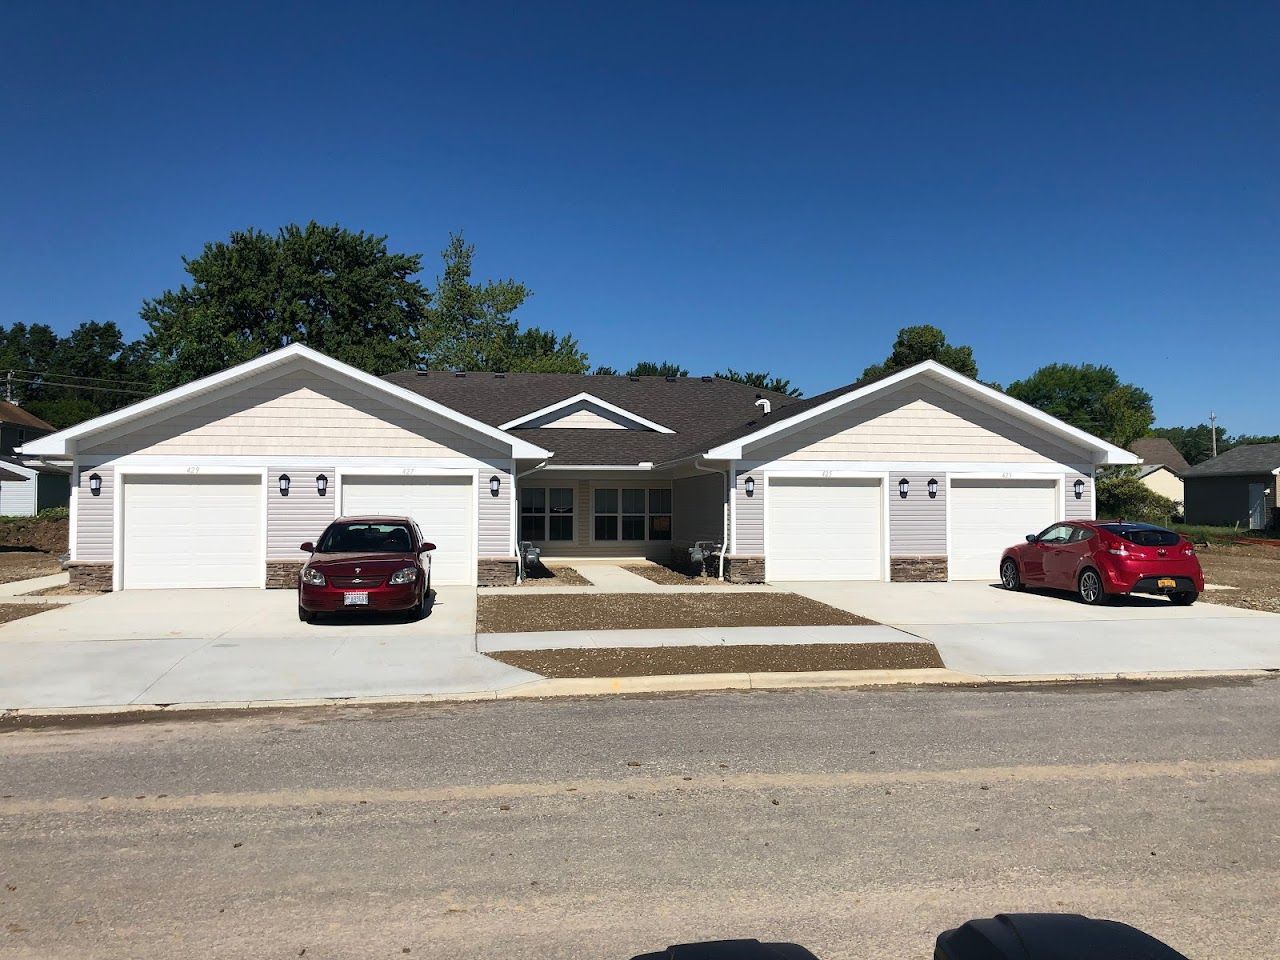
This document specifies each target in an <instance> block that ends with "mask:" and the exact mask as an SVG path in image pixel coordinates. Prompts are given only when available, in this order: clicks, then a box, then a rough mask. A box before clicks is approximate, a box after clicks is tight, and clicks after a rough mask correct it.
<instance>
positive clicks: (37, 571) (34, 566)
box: [0, 547, 62, 583]
mask: <svg viewBox="0 0 1280 960" xmlns="http://www.w3.org/2000/svg"><path fill="white" fill-rule="evenodd" d="M61 570H62V564H60V563H59V562H58V558H57V556H56V555H55V554H52V553H44V552H42V551H39V550H32V549H23V548H16V549H15V548H10V547H0V583H13V582H14V581H15V580H30V579H31V578H32V577H47V576H48V575H49V574H51V573H59V572H61Z"/></svg>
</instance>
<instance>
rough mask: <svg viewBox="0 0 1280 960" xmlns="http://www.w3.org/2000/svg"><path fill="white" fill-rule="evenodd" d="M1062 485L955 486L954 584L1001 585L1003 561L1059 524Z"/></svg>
mask: <svg viewBox="0 0 1280 960" xmlns="http://www.w3.org/2000/svg"><path fill="white" fill-rule="evenodd" d="M1057 498H1058V485H1057V481H1056V480H1053V479H1046V480H965V479H960V478H955V479H953V480H952V481H951V496H950V498H949V499H950V503H949V505H948V509H949V510H950V511H951V556H950V559H949V561H948V564H947V570H948V576H949V577H950V578H951V579H952V580H990V581H991V582H992V583H994V582H996V581H997V580H999V579H1000V555H1001V554H1002V553H1004V551H1005V548H1006V547H1011V546H1013V545H1015V544H1018V543H1023V542H1025V539H1026V535H1027V534H1028V533H1039V532H1040V531H1041V530H1043V529H1044V528H1045V527H1047V526H1049V524H1051V523H1054V522H1055V521H1056V520H1058V519H1059V510H1058V502H1057Z"/></svg>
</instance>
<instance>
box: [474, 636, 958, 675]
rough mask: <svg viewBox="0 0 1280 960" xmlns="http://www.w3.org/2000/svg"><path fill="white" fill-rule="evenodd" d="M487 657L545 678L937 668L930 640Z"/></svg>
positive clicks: (510, 652) (522, 652)
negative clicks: (922, 641) (928, 641)
mask: <svg viewBox="0 0 1280 960" xmlns="http://www.w3.org/2000/svg"><path fill="white" fill-rule="evenodd" d="M488 656H490V657H493V658H494V659H495V660H501V661H502V662H503V663H508V664H510V665H511V666H513V667H519V668H520V669H522V670H529V671H531V672H533V673H540V674H542V675H543V676H544V677H648V676H669V675H671V674H678V673H791V672H795V671H809V670H918V669H920V668H922V667H941V666H942V658H941V657H939V656H938V651H937V649H935V648H934V646H933V644H932V643H804V644H775V645H752V646H724V647H619V648H617V649H611V650H608V649H597V650H504V651H502V652H501V653H490V654H488Z"/></svg>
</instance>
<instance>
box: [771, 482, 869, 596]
mask: <svg viewBox="0 0 1280 960" xmlns="http://www.w3.org/2000/svg"><path fill="white" fill-rule="evenodd" d="M767 496H768V501H767V502H768V514H769V523H768V531H767V536H768V541H767V543H768V551H767V552H768V556H767V558H766V565H765V566H766V569H765V573H766V576H767V577H768V578H769V579H770V580H779V581H785V580H879V579H880V578H881V576H882V575H883V552H882V551H883V543H882V541H883V524H882V517H883V498H882V494H881V487H880V482H879V481H878V480H866V479H856V480H855V479H830V480H812V479H804V480H799V479H797V480H791V479H786V478H770V480H769V487H768V494H767Z"/></svg>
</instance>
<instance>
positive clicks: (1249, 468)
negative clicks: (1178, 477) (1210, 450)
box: [1185, 443, 1280, 477]
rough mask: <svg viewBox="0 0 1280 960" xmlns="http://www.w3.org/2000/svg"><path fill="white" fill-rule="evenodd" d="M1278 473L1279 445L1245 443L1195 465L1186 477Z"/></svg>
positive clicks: (1279, 464)
mask: <svg viewBox="0 0 1280 960" xmlns="http://www.w3.org/2000/svg"><path fill="white" fill-rule="evenodd" d="M1277 471H1280V443H1246V444H1244V445H1243V446H1239V447H1232V448H1231V449H1230V450H1228V451H1226V452H1225V453H1221V454H1219V455H1218V456H1216V457H1214V458H1213V459H1212V460H1206V461H1205V462H1204V463H1197V464H1196V465H1195V466H1194V467H1192V468H1191V469H1190V470H1188V471H1187V472H1186V474H1185V476H1187V477H1212V476H1224V477H1225V476H1238V475H1242V474H1250V473H1252V474H1264V473H1275V472H1277Z"/></svg>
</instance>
